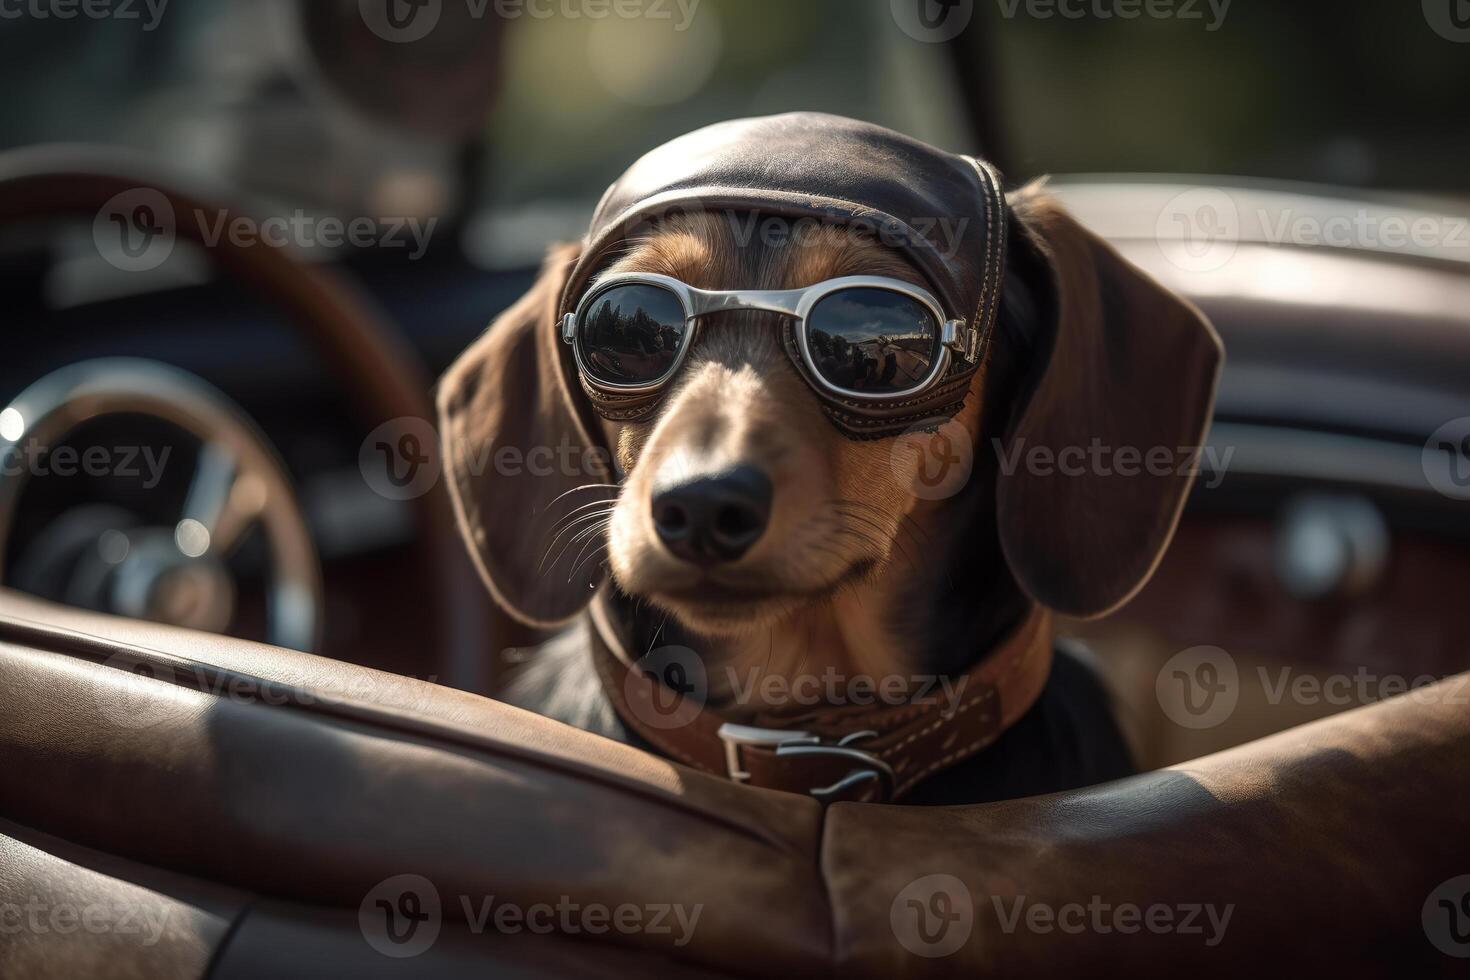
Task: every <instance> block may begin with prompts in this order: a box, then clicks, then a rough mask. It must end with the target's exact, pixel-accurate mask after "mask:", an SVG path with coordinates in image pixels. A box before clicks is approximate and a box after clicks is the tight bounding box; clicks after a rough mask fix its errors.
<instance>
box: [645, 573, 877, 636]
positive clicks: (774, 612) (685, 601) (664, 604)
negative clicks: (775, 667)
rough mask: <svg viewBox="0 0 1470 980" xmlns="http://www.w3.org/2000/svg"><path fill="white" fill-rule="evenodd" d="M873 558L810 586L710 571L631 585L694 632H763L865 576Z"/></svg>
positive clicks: (720, 634)
mask: <svg viewBox="0 0 1470 980" xmlns="http://www.w3.org/2000/svg"><path fill="white" fill-rule="evenodd" d="M873 565H874V563H873V562H869V561H859V562H855V563H853V564H852V565H849V566H848V567H847V568H845V569H844V570H842V572H840V573H839V574H837V575H835V576H833V577H832V578H831V579H830V580H828V581H825V582H819V583H813V584H811V585H806V586H786V587H779V588H776V587H769V586H761V585H756V584H755V583H754V582H751V583H742V584H734V583H728V582H724V581H720V580H718V579H713V578H710V577H708V576H701V577H696V578H695V580H694V581H690V578H691V576H689V575H687V574H681V575H679V576H677V577H673V576H671V577H670V581H669V582H668V584H666V585H662V584H659V585H655V584H651V583H650V584H646V585H644V586H643V587H641V588H638V589H629V590H627V591H629V592H630V593H631V594H633V595H637V596H639V597H640V598H643V599H646V600H648V601H649V602H650V603H651V604H653V605H654V606H657V607H658V608H660V609H663V610H664V611H665V612H667V613H669V614H670V615H671V616H673V617H674V618H675V619H676V620H677V621H678V622H679V624H680V625H681V626H683V627H684V628H686V629H688V630H689V631H691V632H693V633H697V634H700V635H703V636H709V637H738V636H743V635H748V634H753V633H758V632H762V631H764V630H766V629H769V628H770V627H771V626H774V625H776V624H777V623H780V622H781V621H782V620H785V619H787V618H789V617H790V616H792V615H794V614H795V613H797V612H799V611H800V610H802V609H804V608H807V607H809V606H812V605H816V604H819V603H822V602H825V601H828V600H830V599H831V598H832V596H833V595H834V594H835V593H836V592H837V591H838V590H840V589H842V588H843V587H845V586H847V585H850V584H852V583H853V582H855V581H859V580H861V579H863V578H865V577H866V576H867V575H869V574H870V573H871V570H872V568H873Z"/></svg>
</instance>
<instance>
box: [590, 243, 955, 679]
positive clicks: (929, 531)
mask: <svg viewBox="0 0 1470 980" xmlns="http://www.w3.org/2000/svg"><path fill="white" fill-rule="evenodd" d="M752 266H756V268H755V269H754V271H752ZM629 271H640V272H656V273H662V274H664V275H670V276H674V277H676V278H678V279H681V280H683V281H685V282H687V283H689V284H691V285H694V286H698V287H700V288H706V289H732V288H766V289H777V288H795V287H799V286H805V285H810V284H812V283H815V282H819V281H822V280H824V279H829V278H834V277H837V276H847V275H884V276H892V277H895V278H902V279H905V280H908V281H911V282H915V283H919V284H921V285H922V284H923V281H922V279H920V278H919V276H918V274H917V272H916V271H915V270H914V269H913V268H912V267H911V266H910V265H909V264H908V263H907V262H906V261H905V260H904V259H903V258H902V257H901V256H900V255H898V254H897V253H895V252H893V251H890V250H888V249H885V248H883V247H881V246H880V245H878V244H876V243H873V242H871V241H863V240H860V239H855V238H853V237H852V236H849V235H846V234H844V233H843V232H841V231H840V230H837V229H823V230H821V231H820V232H819V233H816V234H813V235H812V236H810V237H809V238H805V239H800V240H795V241H793V242H792V243H788V244H786V245H784V246H782V247H779V248H776V249H774V250H768V251H766V252H765V253H764V254H763V256H762V258H761V261H760V262H759V263H758V264H757V263H752V262H751V261H750V257H749V255H748V254H744V255H743V254H742V252H741V250H740V249H739V248H738V247H737V242H736V238H735V234H734V230H733V229H732V227H731V226H730V225H729V224H728V223H727V222H726V221H725V220H723V219H722V218H720V217H715V216H710V215H693V216H686V217H682V218H678V219H674V220H672V221H670V222H668V223H666V224H665V225H664V226H662V227H661V228H659V229H658V230H656V231H655V232H653V233H652V234H651V235H650V236H648V237H647V238H644V239H641V240H639V241H637V242H635V243H633V245H632V246H631V247H630V249H629V250H628V251H627V253H626V254H625V255H624V256H622V257H621V258H620V259H619V261H618V262H617V263H616V264H614V265H613V266H612V267H611V268H610V269H609V270H608V272H629ZM779 326H780V320H779V318H778V317H775V316H773V315H765V314H750V313H737V314H722V315H719V316H716V317H713V318H709V319H708V320H707V321H706V322H704V323H703V324H702V325H701V333H700V335H699V340H698V343H696V345H695V347H694V348H693V349H692V351H691V353H690V357H689V360H688V361H687V362H686V363H685V365H684V367H683V368H682V370H681V371H680V374H679V376H678V378H677V379H676V380H675V382H674V388H673V390H672V391H671V392H670V393H669V394H668V396H667V397H666V398H665V399H664V401H663V402H662V404H661V406H660V409H659V412H658V414H657V416H656V417H655V418H653V419H652V420H650V421H647V422H642V423H637V424H621V425H620V424H616V423H605V425H606V427H607V435H608V439H609V445H612V446H614V447H615V453H616V457H617V462H618V464H619V466H620V468H621V469H622V470H623V471H624V472H625V473H626V480H625V481H624V486H623V489H622V493H621V495H620V497H619V500H618V503H617V507H616V510H615V511H614V515H613V520H612V525H611V528H610V530H609V538H610V547H609V560H610V565H611V568H612V571H613V574H614V576H615V577H616V578H617V580H618V582H619V584H620V585H621V586H622V587H623V588H624V589H625V590H626V591H628V592H629V593H631V594H633V595H637V596H640V597H643V598H645V599H647V600H649V601H651V602H652V603H653V604H654V605H655V606H657V607H660V608H662V609H664V610H666V611H667V612H668V613H669V614H671V615H672V616H674V617H676V618H677V619H678V621H679V622H680V623H682V624H683V625H684V626H685V627H687V628H688V629H690V630H691V631H693V632H695V633H697V634H700V635H702V636H704V637H708V638H709V643H710V645H711V647H712V649H710V650H702V651H700V652H701V653H703V654H715V655H717V656H721V657H723V658H726V662H728V663H732V664H733V665H735V666H736V667H737V669H738V668H739V667H741V666H742V665H761V666H762V667H763V669H765V670H769V671H772V672H777V673H784V674H786V675H788V676H791V675H792V674H794V673H795V672H796V671H798V670H801V671H804V672H811V671H821V670H823V669H825V668H827V667H831V668H833V669H834V670H837V671H842V672H846V673H848V674H850V675H853V674H861V673H866V674H870V675H875V676H876V675H880V674H887V673H892V672H895V671H898V670H902V669H905V668H907V667H909V666H911V665H912V663H913V661H914V657H913V652H912V651H909V650H906V649H905V648H904V645H903V642H902V640H901V639H900V638H899V637H896V636H891V635H888V631H887V629H886V627H885V626H884V622H885V617H884V612H885V610H886V609H887V608H888V605H889V602H890V600H891V599H892V597H893V595H894V593H895V590H896V588H897V587H898V586H899V585H900V584H902V582H903V581H904V579H905V577H906V576H907V575H909V574H910V573H911V569H910V566H909V564H908V563H909V562H911V561H916V560H920V558H921V556H920V552H921V551H922V550H923V546H922V542H923V541H924V540H925V536H926V535H928V536H930V537H932V536H934V535H936V534H937V530H938V529H937V528H932V527H929V526H926V525H928V524H930V523H931V515H932V513H933V511H934V510H935V508H936V506H937V505H936V504H933V503H931V502H927V501H922V500H918V499H916V498H915V497H914V496H913V495H912V494H911V493H909V491H908V490H907V489H906V487H907V486H910V485H912V483H911V482H910V481H905V480H903V479H901V475H902V474H903V473H904V472H905V469H904V468H905V467H910V466H917V465H918V460H917V458H916V455H915V454H912V453H905V451H904V450H903V449H902V448H901V447H900V443H899V440H897V439H881V440H874V441H854V440H850V439H847V438H844V437H843V436H842V435H841V434H840V433H839V432H838V431H837V430H836V429H835V428H834V427H833V426H832V425H831V424H830V423H829V422H828V421H827V420H826V418H825V417H824V416H823V414H822V411H821V408H820V406H819V404H818V401H817V398H816V396H815V395H814V394H813V393H812V392H811V390H810V389H809V388H808V387H807V385H806V383H805V382H804V381H803V380H802V379H801V378H800V377H799V376H798V374H797V373H796V371H795V369H794V368H793V367H792V366H791V364H790V362H789V361H788V360H787V358H786V355H785V354H784V352H783V351H782V349H781V345H780V335H779V332H778V331H779ZM979 384H980V381H979V379H978V376H977V380H976V382H975V387H976V388H978V386H979ZM979 404H980V398H979V397H978V391H972V397H971V398H969V399H968V401H967V407H966V409H965V411H964V412H963V413H962V414H961V416H960V419H959V420H960V421H961V422H962V423H963V424H964V425H965V426H966V427H967V428H968V429H969V430H970V432H972V433H973V432H977V431H979V426H978V413H979V408H978V406H979ZM895 453H897V454H898V456H899V462H898V464H897V466H895V463H894V456H895ZM737 462H743V463H752V464H755V465H757V466H759V467H760V468H761V469H763V470H765V471H766V472H767V473H768V474H769V476H770V477H771V480H772V483H773V485H774V487H775V495H774V503H773V510H772V514H771V519H770V524H769V526H768V528H767V530H766V532H765V534H764V535H763V536H762V537H761V539H760V540H759V541H758V542H757V543H756V545H755V546H754V547H752V548H751V550H750V551H749V552H748V553H747V554H746V555H745V556H743V557H742V558H741V559H740V560H738V561H736V562H733V563H731V564H729V565H724V566H717V567H715V568H713V569H711V570H710V572H709V573H708V574H707V575H706V576H705V577H704V578H703V579H701V578H699V576H698V574H697V573H696V572H694V571H693V570H692V569H691V568H690V566H689V565H687V564H685V563H683V562H680V561H678V560H676V559H675V558H674V557H673V556H671V555H669V554H668V553H667V552H666V551H665V550H664V549H663V547H662V545H661V544H660V543H659V542H658V539H657V536H656V534H655V531H654V528H653V524H652V519H651V516H650V511H651V506H650V500H651V495H652V493H653V492H654V489H655V487H657V486H658V485H659V484H660V483H662V482H664V481H667V480H670V479H672V478H674V477H677V476H688V475H692V474H698V473H701V472H718V471H719V470H721V469H723V468H726V467H728V466H730V465H733V464H735V463H737ZM837 501H843V502H845V503H844V504H842V505H840V506H839V505H838V504H837V503H836V502H837ZM906 518H908V519H909V520H908V522H907V526H905V524H906V522H905V519H906ZM711 693H712V695H714V696H715V697H719V695H720V693H721V692H719V691H718V690H716V691H712V692H711Z"/></svg>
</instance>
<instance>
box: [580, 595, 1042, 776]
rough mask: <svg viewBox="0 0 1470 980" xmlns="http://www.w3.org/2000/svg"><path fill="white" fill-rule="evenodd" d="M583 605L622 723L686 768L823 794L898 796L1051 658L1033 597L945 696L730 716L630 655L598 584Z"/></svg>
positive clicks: (1012, 715)
mask: <svg viewBox="0 0 1470 980" xmlns="http://www.w3.org/2000/svg"><path fill="white" fill-rule="evenodd" d="M588 615H589V616H590V617H591V623H592V629H591V630H590V631H589V632H590V634H591V638H592V659H593V663H594V665H595V666H596V669H597V673H598V677H599V678H600V679H601V681H602V686H603V690H604V691H606V693H607V696H608V698H609V700H610V701H611V702H612V705H613V707H614V709H615V710H616V711H617V713H618V716H619V717H620V718H621V719H622V720H623V722H624V724H626V725H627V726H628V727H629V728H630V729H632V730H633V731H634V732H636V733H637V734H638V735H639V736H640V737H642V738H643V739H644V740H646V741H647V742H648V743H650V744H651V745H653V746H654V747H655V748H656V749H658V750H659V751H661V752H663V753H664V754H665V755H667V756H669V757H670V758H672V759H674V760H676V761H679V762H682V763H685V764H686V765H690V766H693V767H694V768H696V769H701V770H703V771H705V772H709V773H713V774H715V775H719V776H725V777H727V778H729V779H731V780H733V781H735V782H742V783H747V784H749V785H751V786H759V787H763V788H766V789H776V790H783V791H785V792H789V793H800V794H804V795H808V796H811V797H813V798H815V799H817V800H819V801H821V802H822V803H824V804H826V803H833V802H838V801H851V802H861V803H881V802H890V801H894V800H897V799H900V798H901V797H902V796H903V795H904V794H905V793H907V792H909V791H910V790H911V789H913V788H914V786H916V785H917V784H918V783H919V782H920V781H921V780H923V779H924V778H925V777H927V776H930V775H932V774H933V773H936V772H938V771H939V770H941V769H944V768H947V767H949V766H951V765H954V764H955V763H957V762H959V761H960V760H962V759H965V758H968V757H969V756H972V755H974V754H976V753H977V752H979V751H981V750H982V749H984V748H985V747H987V746H988V745H990V744H991V743H992V742H994V741H995V740H996V739H997V738H999V737H1000V735H1001V733H1002V732H1004V731H1005V730H1006V729H1007V728H1009V727H1010V726H1011V725H1013V724H1014V723H1015V722H1016V721H1017V720H1018V719H1019V718H1020V717H1021V716H1022V715H1023V714H1025V713H1026V711H1027V710H1028V709H1029V708H1030V707H1031V705H1032V704H1034V703H1035V702H1036V699H1037V697H1039V696H1040V694H1041V690H1042V688H1043V687H1044V686H1045V684H1046V679H1047V676H1048V674H1049V673H1050V670H1051V658H1052V639H1053V637H1052V619H1051V613H1050V612H1049V611H1048V610H1046V609H1044V608H1043V607H1041V606H1033V607H1032V608H1031V609H1030V611H1029V612H1028V613H1027V614H1026V616H1025V617H1024V618H1023V619H1022V620H1021V622H1020V623H1019V624H1018V625H1017V626H1016V627H1015V628H1014V629H1013V630H1012V631H1011V632H1010V633H1009V634H1008V635H1007V636H1006V638H1005V639H1004V640H1002V641H1001V642H1000V643H999V644H998V645H997V646H996V647H994V648H993V649H992V650H991V651H990V652H989V653H988V654H987V655H986V656H985V657H984V658H983V659H981V661H980V662H979V663H978V664H976V665H975V666H974V667H973V668H971V669H970V670H969V671H968V672H967V673H965V674H963V675H961V676H960V677H957V678H955V679H954V681H953V683H952V685H951V690H952V691H954V692H955V696H954V697H953V698H952V699H940V698H928V699H925V701H924V703H918V702H917V701H915V702H911V703H906V704H896V705H895V704H877V705H863V706H859V705H847V706H835V707H833V706H824V707H821V708H818V709H815V710H813V711H811V712H809V713H807V714H805V715H800V716H795V717H793V716H789V715H782V716H781V717H779V718H775V717H770V718H767V717H762V716H757V717H756V718H755V719H753V720H752V721H753V723H752V724H738V725H737V724H732V723H730V722H727V721H725V720H724V719H723V718H721V717H720V716H719V715H718V714H717V713H715V712H714V711H712V710H710V709H708V708H706V707H705V706H704V703H703V697H702V694H703V692H702V691H699V690H698V689H697V688H698V685H697V684H696V685H692V686H693V687H694V688H695V690H690V689H688V688H686V689H684V690H682V691H680V690H675V689H674V688H672V687H670V686H668V685H667V684H665V683H664V682H663V680H662V679H660V677H659V676H657V674H656V672H655V671H652V670H649V669H647V667H646V666H644V665H643V664H640V663H639V662H637V661H636V660H635V659H634V658H633V657H632V655H631V654H630V653H629V650H628V646H627V644H626V643H625V642H624V641H623V636H624V633H625V630H624V629H622V628H621V626H620V624H619V621H618V612H617V611H616V609H615V608H613V605H612V603H611V601H610V600H609V599H608V598H607V596H606V593H605V591H604V592H599V593H598V595H597V596H596V597H595V598H594V599H593V600H592V604H591V606H590V608H589V610H588ZM681 666H685V667H687V666H691V665H681Z"/></svg>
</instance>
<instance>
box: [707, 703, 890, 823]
mask: <svg viewBox="0 0 1470 980" xmlns="http://www.w3.org/2000/svg"><path fill="white" fill-rule="evenodd" d="M717 734H718V735H719V737H720V741H722V742H724V743H725V770H726V774H727V775H728V776H729V777H730V780H731V781H732V782H736V783H749V782H750V781H751V774H750V771H749V769H748V768H747V766H746V762H745V758H744V755H743V752H742V750H743V749H745V748H747V747H749V748H759V749H767V750H771V751H773V752H774V754H775V756H776V758H777V759H793V760H801V759H810V758H812V757H814V756H815V757H821V758H835V759H838V760H847V761H849V762H851V763H853V764H854V766H855V768H853V769H852V770H851V771H850V772H848V773H847V775H845V776H843V777H841V778H840V779H838V780H837V781H836V782H834V783H832V784H830V785H828V786H812V787H808V788H807V789H805V790H798V791H797V792H805V793H806V794H807V795H808V796H811V797H814V798H815V799H817V800H819V801H821V802H822V803H823V804H826V803H833V802H836V801H838V800H841V799H845V798H847V797H848V794H849V792H850V791H851V790H853V789H854V788H856V787H859V786H866V785H867V784H869V783H876V786H875V787H874V789H875V790H876V792H875V793H874V794H873V795H872V797H871V800H872V802H877V803H882V802H885V801H887V800H888V799H890V798H891V797H892V795H893V786H894V776H893V767H891V766H890V765H889V764H888V763H886V762H884V761H883V760H882V759H881V758H879V757H878V756H877V755H874V754H873V753H872V752H867V751H864V750H863V749H860V748H856V747H855V743H857V742H860V741H862V740H863V739H866V738H876V737H877V735H878V733H877V732H875V731H860V732H853V733H851V734H849V735H844V736H842V737H841V738H840V739H838V740H837V741H836V742H827V743H824V742H823V741H822V739H821V736H819V735H813V734H812V733H811V732H802V731H787V730H783V729H778V728H757V727H755V726H753V725H736V724H733V723H731V722H728V721H727V722H725V723H724V724H723V725H721V726H720V728H719V731H718V733H717Z"/></svg>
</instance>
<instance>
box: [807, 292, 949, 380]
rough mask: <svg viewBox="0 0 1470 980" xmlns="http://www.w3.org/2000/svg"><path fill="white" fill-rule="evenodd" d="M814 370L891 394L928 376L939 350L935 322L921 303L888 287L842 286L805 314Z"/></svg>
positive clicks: (832, 377) (937, 326)
mask: <svg viewBox="0 0 1470 980" xmlns="http://www.w3.org/2000/svg"><path fill="white" fill-rule="evenodd" d="M806 329H807V344H808V346H809V347H810V349H811V354H812V361H813V362H814V363H815V365H816V369H817V372H818V373H819V374H820V375H821V376H822V377H823V378H824V379H825V380H826V381H827V382H828V383H829V384H832V385H835V386H836V387H838V388H843V389H846V390H848V391H860V392H863V393H865V394H873V395H889V394H894V393H897V392H902V391H908V390H911V389H913V388H916V387H918V385H919V384H920V383H921V382H923V381H924V379H925V378H927V377H928V376H929V371H930V368H931V367H932V366H933V364H934V359H935V358H936V357H937V356H938V354H939V324H938V323H937V322H935V319H934V314H933V313H931V312H930V311H929V308H928V307H926V306H925V305H924V304H923V303H920V302H919V301H918V300H916V299H914V298H913V297H911V296H905V295H904V294H902V293H895V292H892V291H890V290H887V289H873V288H867V287H859V288H853V289H842V290H838V291H837V292H835V293H832V294H831V295H830V296H827V297H825V298H823V299H822V300H821V301H820V302H818V303H817V305H816V306H814V307H813V308H812V311H811V312H810V313H809V314H808V315H807V322H806Z"/></svg>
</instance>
